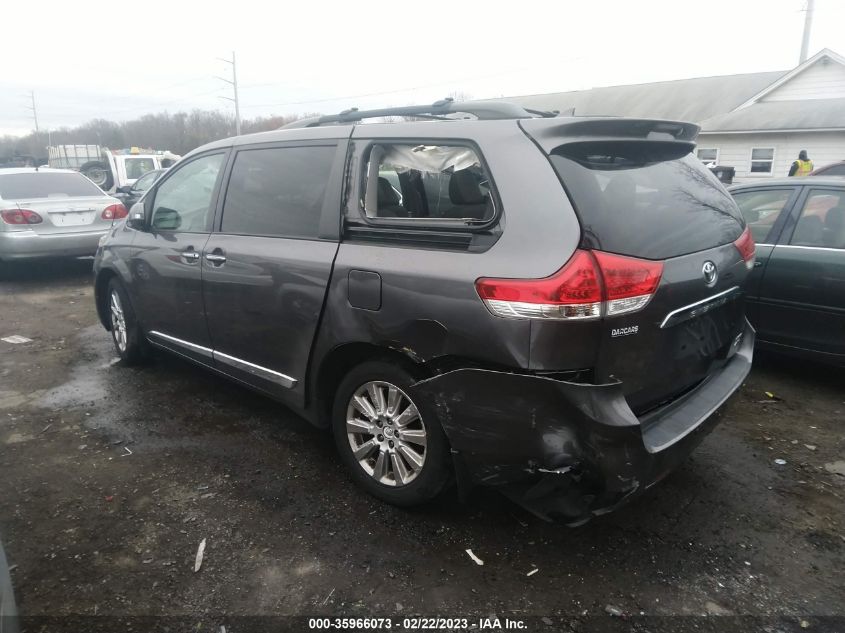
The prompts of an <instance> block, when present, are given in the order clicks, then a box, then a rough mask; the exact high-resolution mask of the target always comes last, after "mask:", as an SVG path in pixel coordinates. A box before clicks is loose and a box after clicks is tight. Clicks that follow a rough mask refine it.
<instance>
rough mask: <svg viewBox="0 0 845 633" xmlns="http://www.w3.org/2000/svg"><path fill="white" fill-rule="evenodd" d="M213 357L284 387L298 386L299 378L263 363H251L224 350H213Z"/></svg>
mask: <svg viewBox="0 0 845 633" xmlns="http://www.w3.org/2000/svg"><path fill="white" fill-rule="evenodd" d="M212 357H213V358H214V360H216V361H218V362H221V363H224V364H226V365H229V366H230V367H234V368H236V369H240V370H241V371H245V372H247V373H249V374H252V375H253V376H258V377H259V378H263V379H264V380H269V381H270V382H275V383H276V384H278V385H281V386H282V387H287V388H288V389H293V387H294V386H296V383H297V380H296V378H291V377H290V376H286V375H285V374H283V373H281V372H278V371H273V370H272V369H267V368H266V367H262V366H261V365H256V364H255V363H250V362H248V361H245V360H242V359H240V358H235V357H234V356H229V355H228V354H224V353H223V352H218V351H216V350H215V351H214V352H212Z"/></svg>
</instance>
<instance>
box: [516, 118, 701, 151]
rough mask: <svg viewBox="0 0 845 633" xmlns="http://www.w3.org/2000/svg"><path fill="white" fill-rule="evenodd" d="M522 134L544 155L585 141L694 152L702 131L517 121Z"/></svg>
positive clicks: (690, 126)
mask: <svg viewBox="0 0 845 633" xmlns="http://www.w3.org/2000/svg"><path fill="white" fill-rule="evenodd" d="M519 125H520V126H521V127H522V129H523V131H524V132H525V133H526V134H527V135H528V136H530V137H531V138H532V139H534V141H535V142H536V143H537V144H538V145H539V146H540V147H541V148H542V149H543V150H544V151H545V152H546V153H547V154H550V153H551V152H552V150H554V149H555V148H556V147H559V146H561V145H567V144H569V143H580V142H584V141H589V142H597V141H599V142H601V141H635V142H636V141H658V142H661V143H672V144H677V145H679V146H686V147H688V148H689V151H692V150H693V149H694V148H695V139H696V137H697V136H698V132H699V130H701V127H699V126H698V125H695V124H694V123H685V122H683V121H661V120H658V119H625V118H610V117H601V118H575V117H571V118H565V119H561V118H555V119H520V121H519Z"/></svg>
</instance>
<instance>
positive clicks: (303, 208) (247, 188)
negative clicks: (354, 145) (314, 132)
mask: <svg viewBox="0 0 845 633" xmlns="http://www.w3.org/2000/svg"><path fill="white" fill-rule="evenodd" d="M336 152H337V148H336V147H334V146H331V147H324V146H321V147H284V148H270V149H254V150H245V151H241V152H238V155H237V158H236V159H235V164H234V166H233V167H232V175H231V177H230V178H229V187H228V190H227V192H226V201H225V203H224V206H223V226H222V231H223V232H224V233H237V234H241V235H274V236H284V237H317V233H318V228H319V225H320V213H321V212H322V209H323V198H324V197H325V193H326V186H327V185H328V181H329V176H330V174H331V169H332V162H333V161H334V157H335V153H336Z"/></svg>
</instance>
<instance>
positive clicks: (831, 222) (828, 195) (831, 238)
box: [789, 189, 845, 248]
mask: <svg viewBox="0 0 845 633" xmlns="http://www.w3.org/2000/svg"><path fill="white" fill-rule="evenodd" d="M789 243H790V244H794V245H796V246H821V247H826V248H845V191H834V190H825V189H815V190H813V191H811V192H810V195H809V196H807V200H806V202H805V203H804V207H803V208H802V209H801V216H800V217H799V218H798V224H796V225H795V230H794V231H793V233H792V239H791V240H790V241H789Z"/></svg>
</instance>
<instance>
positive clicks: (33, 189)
mask: <svg viewBox="0 0 845 633" xmlns="http://www.w3.org/2000/svg"><path fill="white" fill-rule="evenodd" d="M102 195H105V194H103V192H102V190H101V189H100V188H99V187H97V185H95V184H94V183H92V182H91V181H89V180H87V179H86V178H85V177H84V176H82V175H81V174H67V173H61V174H51V173H49V172H32V173H29V174H0V198H3V199H4V200H31V199H33V198H79V197H88V196H102Z"/></svg>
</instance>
